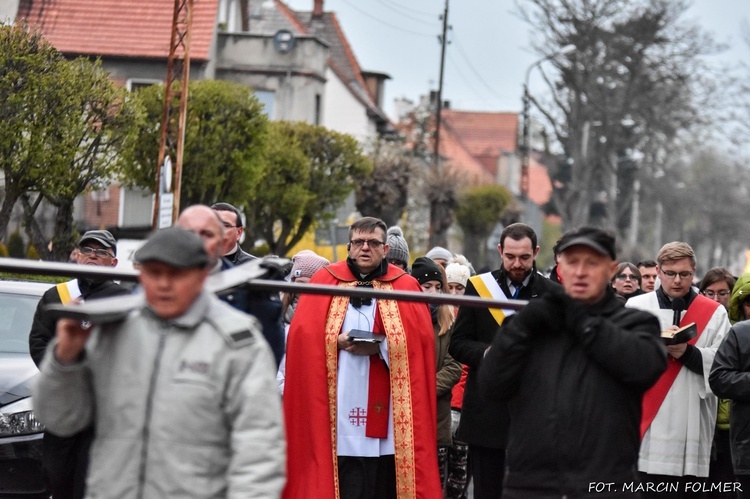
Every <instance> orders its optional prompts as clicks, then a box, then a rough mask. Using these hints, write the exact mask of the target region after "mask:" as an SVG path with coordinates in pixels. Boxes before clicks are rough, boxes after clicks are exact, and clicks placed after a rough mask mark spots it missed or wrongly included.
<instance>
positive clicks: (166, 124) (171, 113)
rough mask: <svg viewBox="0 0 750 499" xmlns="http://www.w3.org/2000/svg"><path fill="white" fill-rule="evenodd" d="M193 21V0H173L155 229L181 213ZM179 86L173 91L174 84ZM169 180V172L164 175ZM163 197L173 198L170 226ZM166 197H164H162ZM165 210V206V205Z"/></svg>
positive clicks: (157, 175)
mask: <svg viewBox="0 0 750 499" xmlns="http://www.w3.org/2000/svg"><path fill="white" fill-rule="evenodd" d="M192 22H193V0H175V1H174V13H173V15H172V37H171V39H170V44H169V58H168V59H167V78H166V80H165V81H164V108H163V111H162V117H161V139H160V141H159V157H158V161H157V168H156V191H155V193H156V194H155V197H154V216H153V219H152V226H153V228H154V230H156V229H158V228H160V227H163V226H167V225H171V224H172V223H174V221H175V220H176V219H177V215H178V214H179V212H180V184H181V177H182V151H183V148H184V142H185V122H186V119H187V100H188V82H189V80H190V31H191V30H190V27H191V25H192ZM175 82H179V86H177V87H175V88H173V86H174V83H175ZM173 97H177V98H178V99H179V106H178V107H177V109H174V108H173V106H172V98H173ZM173 157H174V158H175V160H174V168H175V171H174V181H173V186H172V188H171V193H169V192H167V191H169V190H170V188H169V187H170V186H166V189H164V190H163V189H162V167H163V165H164V163H165V158H170V161H168V162H167V163H171V158H173ZM166 175H167V176H168V177H169V176H171V175H170V173H169V172H167V173H166ZM163 194H172V195H173V204H172V210H171V211H172V213H171V221H170V223H169V224H166V223H165V220H163V218H165V217H161V218H162V220H161V222H160V216H159V215H160V213H159V212H160V211H162V210H161V208H162V206H161V205H162V197H163ZM165 197H166V196H165ZM165 208H167V209H168V205H166V206H165Z"/></svg>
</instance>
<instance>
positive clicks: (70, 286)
mask: <svg viewBox="0 0 750 499" xmlns="http://www.w3.org/2000/svg"><path fill="white" fill-rule="evenodd" d="M56 288H57V294H59V295H60V301H61V302H62V304H63V305H67V304H68V303H70V302H72V301H73V300H75V299H77V298H79V297H80V296H81V290H80V289H78V279H73V280H72V281H68V282H61V283H60V284H58V285H57V286H56Z"/></svg>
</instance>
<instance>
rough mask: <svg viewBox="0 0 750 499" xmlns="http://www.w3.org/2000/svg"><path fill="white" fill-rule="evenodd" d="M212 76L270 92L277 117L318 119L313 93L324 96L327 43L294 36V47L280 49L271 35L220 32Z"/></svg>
mask: <svg viewBox="0 0 750 499" xmlns="http://www.w3.org/2000/svg"><path fill="white" fill-rule="evenodd" d="M217 45H218V49H217V60H216V78H217V79H221V80H230V81H235V82H238V83H242V84H244V85H247V86H249V87H251V88H253V89H254V90H260V91H265V92H273V94H274V104H273V108H274V113H273V116H272V118H273V119H277V120H289V121H305V122H308V123H316V120H321V119H322V116H321V115H320V111H317V112H316V96H319V97H318V100H319V101H320V102H321V107H320V109H321V110H322V109H323V107H322V102H323V100H324V92H325V88H326V73H325V71H326V66H327V61H328V47H327V46H326V45H325V44H324V43H323V42H321V41H320V40H318V39H317V38H313V37H297V38H296V41H295V45H294V48H293V49H292V50H291V51H289V52H288V53H285V54H284V53H280V52H279V51H278V50H277V49H276V47H275V46H274V42H273V37H271V36H263V35H254V34H249V33H221V34H220V35H219V39H218V42H217Z"/></svg>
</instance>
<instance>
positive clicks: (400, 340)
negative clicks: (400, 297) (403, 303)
mask: <svg viewBox="0 0 750 499" xmlns="http://www.w3.org/2000/svg"><path fill="white" fill-rule="evenodd" d="M373 284H374V287H375V288H376V289H384V290H388V291H391V290H393V285H392V284H391V283H383V282H379V281H373ZM378 312H379V313H380V317H381V319H382V320H383V326H384V328H385V331H386V336H387V338H388V360H389V364H390V374H391V400H392V401H393V408H392V410H393V444H394V447H395V452H396V456H395V458H396V490H397V494H398V499H411V498H415V497H416V491H417V476H416V466H415V462H414V461H415V458H414V415H413V405H412V393H411V383H410V378H409V351H408V347H407V344H406V332H405V331H404V323H403V322H402V320H401V314H400V312H399V310H398V304H397V303H396V301H395V300H378Z"/></svg>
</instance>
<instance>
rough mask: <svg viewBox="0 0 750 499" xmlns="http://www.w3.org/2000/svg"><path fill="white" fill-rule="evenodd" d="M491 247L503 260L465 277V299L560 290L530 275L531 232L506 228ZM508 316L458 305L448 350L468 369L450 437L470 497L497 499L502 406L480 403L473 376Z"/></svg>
mask: <svg viewBox="0 0 750 499" xmlns="http://www.w3.org/2000/svg"><path fill="white" fill-rule="evenodd" d="M497 249H498V251H499V252H500V256H501V257H502V260H503V265H502V267H501V268H499V269H497V270H493V271H492V272H487V273H485V274H479V275H476V276H473V277H471V278H469V280H468V282H467V283H466V292H465V293H464V295H465V296H481V297H482V298H487V299H496V300H501V299H508V300H510V299H516V300H534V299H536V298H539V297H541V296H542V295H544V294H545V293H546V292H548V291H549V290H550V289H553V288H556V289H560V286H559V285H558V284H555V283H553V282H552V281H550V280H549V279H547V278H545V277H544V276H542V275H541V274H540V273H538V272H537V271H536V263H535V260H534V259H535V258H536V255H537V253H539V246H538V245H537V236H536V233H535V232H534V230H533V229H532V228H531V227H529V226H528V225H526V224H523V223H515V224H511V225H509V226H507V227H506V228H505V230H503V232H502V234H500V244H499V245H498V247H497ZM512 314H513V310H501V309H489V308H476V307H461V308H460V309H459V311H458V316H457V317H456V323H455V325H454V327H453V335H452V336H451V343H450V348H449V350H448V352H449V353H450V354H451V356H452V357H453V358H454V359H456V360H457V361H458V362H460V363H462V364H465V365H467V366H469V374H468V376H467V378H466V388H465V391H464V400H463V408H462V409H461V422H460V423H459V426H458V431H457V433H456V437H457V438H458V439H460V440H461V441H463V442H466V443H467V444H468V445H469V473H470V474H471V476H472V480H473V481H474V497H475V498H476V499H485V498H492V499H495V498H500V497H501V496H502V490H503V482H502V472H503V470H504V469H505V447H506V444H507V441H508V424H509V415H508V405H507V402H505V401H502V400H485V399H484V398H483V397H482V396H481V395H480V394H479V388H478V384H477V373H478V371H479V366H480V365H481V363H482V359H483V358H484V354H485V351H486V350H487V348H488V347H489V346H490V343H491V342H492V338H493V337H494V336H495V335H496V334H499V331H500V329H501V326H504V323H505V321H506V317H508V316H510V315H512Z"/></svg>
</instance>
